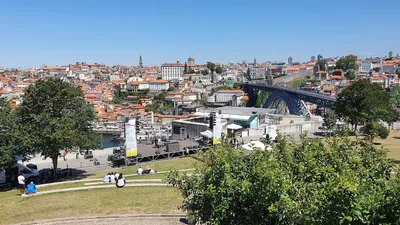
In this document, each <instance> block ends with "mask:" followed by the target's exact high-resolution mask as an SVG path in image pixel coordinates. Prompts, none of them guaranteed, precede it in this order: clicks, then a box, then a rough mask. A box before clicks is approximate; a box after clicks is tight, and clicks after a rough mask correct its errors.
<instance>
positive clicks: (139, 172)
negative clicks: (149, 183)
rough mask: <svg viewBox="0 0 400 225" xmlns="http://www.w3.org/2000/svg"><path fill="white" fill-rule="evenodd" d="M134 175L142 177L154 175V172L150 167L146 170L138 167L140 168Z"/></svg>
mask: <svg viewBox="0 0 400 225" xmlns="http://www.w3.org/2000/svg"><path fill="white" fill-rule="evenodd" d="M136 173H137V174H138V175H142V174H155V173H156V171H155V170H153V169H151V168H150V167H147V168H146V170H143V168H142V167H141V166H140V167H139V168H138V170H137V171H136Z"/></svg>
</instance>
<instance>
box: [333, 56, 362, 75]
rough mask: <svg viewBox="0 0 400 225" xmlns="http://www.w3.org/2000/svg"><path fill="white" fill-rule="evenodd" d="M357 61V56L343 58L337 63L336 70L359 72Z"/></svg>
mask: <svg viewBox="0 0 400 225" xmlns="http://www.w3.org/2000/svg"><path fill="white" fill-rule="evenodd" d="M356 61H357V56H355V55H348V56H345V57H342V58H340V59H339V60H338V61H337V62H336V69H341V70H343V71H344V72H346V71H348V70H357V64H356Z"/></svg>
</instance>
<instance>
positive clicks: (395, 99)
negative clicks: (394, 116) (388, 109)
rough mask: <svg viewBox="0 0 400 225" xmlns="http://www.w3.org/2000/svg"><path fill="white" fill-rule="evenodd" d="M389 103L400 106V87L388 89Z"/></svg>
mask: <svg viewBox="0 0 400 225" xmlns="http://www.w3.org/2000/svg"><path fill="white" fill-rule="evenodd" d="M389 95H390V102H391V103H392V104H393V106H398V105H400V87H399V86H394V87H392V88H391V89H390V94H389Z"/></svg>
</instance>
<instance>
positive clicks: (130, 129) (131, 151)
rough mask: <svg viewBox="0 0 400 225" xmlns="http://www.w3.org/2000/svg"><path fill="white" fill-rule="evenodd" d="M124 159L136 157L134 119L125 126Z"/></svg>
mask: <svg viewBox="0 0 400 225" xmlns="http://www.w3.org/2000/svg"><path fill="white" fill-rule="evenodd" d="M125 145H126V146H125V147H126V157H133V156H137V138H136V118H132V119H129V121H128V123H126V124H125Z"/></svg>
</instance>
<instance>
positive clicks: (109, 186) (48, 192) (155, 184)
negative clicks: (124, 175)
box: [22, 183, 172, 198]
mask: <svg viewBox="0 0 400 225" xmlns="http://www.w3.org/2000/svg"><path fill="white" fill-rule="evenodd" d="M126 187H172V186H171V185H168V184H157V183H148V184H146V183H145V184H126V185H125V187H124V188H126ZM105 188H117V187H116V186H115V184H113V185H98V186H86V187H76V188H64V189H57V190H49V191H38V192H37V193H36V194H32V195H26V194H23V195H22V198H28V197H32V196H38V195H47V194H53V193H62V192H71V191H82V190H90V189H105Z"/></svg>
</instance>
